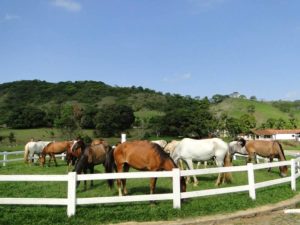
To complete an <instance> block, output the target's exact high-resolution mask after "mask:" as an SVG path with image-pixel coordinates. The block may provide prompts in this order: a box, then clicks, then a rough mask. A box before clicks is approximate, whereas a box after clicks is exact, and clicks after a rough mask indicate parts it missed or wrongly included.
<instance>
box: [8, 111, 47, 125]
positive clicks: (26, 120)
mask: <svg viewBox="0 0 300 225" xmlns="http://www.w3.org/2000/svg"><path fill="white" fill-rule="evenodd" d="M45 117H46V113H45V112H44V111H42V110H40V109H38V108H36V107H32V106H23V107H22V106H20V107H18V108H16V109H15V110H14V111H12V112H11V113H10V114H9V115H8V118H7V120H6V123H7V125H8V126H9V127H11V128H37V127H43V126H45V125H46V122H45Z"/></svg>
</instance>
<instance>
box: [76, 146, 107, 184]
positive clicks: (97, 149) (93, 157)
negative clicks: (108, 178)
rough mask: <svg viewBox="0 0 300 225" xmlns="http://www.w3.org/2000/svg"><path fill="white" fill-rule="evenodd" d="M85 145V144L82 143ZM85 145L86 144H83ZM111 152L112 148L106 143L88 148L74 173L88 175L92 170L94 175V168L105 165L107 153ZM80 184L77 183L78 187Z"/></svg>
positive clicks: (84, 150) (85, 149)
mask: <svg viewBox="0 0 300 225" xmlns="http://www.w3.org/2000/svg"><path fill="white" fill-rule="evenodd" d="M82 143H83V142H82ZM83 144H84V143H83ZM109 150H110V146H109V145H108V144H107V142H105V144H104V141H103V142H102V143H100V144H96V145H93V146H87V147H85V148H84V149H83V153H82V155H81V157H80V159H79V160H78V161H77V163H76V165H75V169H74V171H75V172H76V173H77V174H81V173H82V172H83V173H84V174H86V173H87V170H88V169H89V170H90V173H94V166H95V165H98V164H103V165H104V163H105V160H106V155H107V152H108V151H109ZM78 185H79V182H77V186H78ZM91 186H93V181H92V180H91ZM84 189H86V181H84Z"/></svg>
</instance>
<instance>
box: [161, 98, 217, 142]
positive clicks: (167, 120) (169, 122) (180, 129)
mask: <svg viewBox="0 0 300 225" xmlns="http://www.w3.org/2000/svg"><path fill="white" fill-rule="evenodd" d="M180 100H181V101H182V100H183V99H180ZM182 102H183V101H182ZM185 103H186V104H183V105H182V106H181V105H180V107H175V106H174V107H173V108H172V109H171V110H169V111H167V112H166V114H165V116H163V117H162V122H161V131H162V133H163V134H165V135H171V136H193V137H197V138H200V137H207V136H208V135H209V133H211V132H213V131H214V128H215V122H214V120H213V117H212V114H211V112H210V111H209V101H208V99H207V98H205V99H203V100H201V101H191V99H190V98H186V99H185ZM175 104H177V105H178V104H180V103H179V102H176V103H175Z"/></svg>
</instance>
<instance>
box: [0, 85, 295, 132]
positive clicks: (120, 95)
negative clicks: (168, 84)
mask: <svg viewBox="0 0 300 225" xmlns="http://www.w3.org/2000/svg"><path fill="white" fill-rule="evenodd" d="M252 97H253V98H252ZM252 97H251V99H247V98H246V97H245V96H243V97H242V98H232V97H229V96H228V95H218V94H216V95H215V96H212V98H211V99H210V100H209V99H208V98H206V97H204V98H203V99H199V98H191V97H190V96H181V95H179V94H170V93H167V94H163V93H161V92H157V91H154V90H150V89H148V88H143V87H135V86H132V87H118V86H110V85H107V84H105V83H103V82H96V81H75V82H59V83H50V82H46V81H40V80H23V81H15V82H10V83H3V84H0V125H3V124H6V125H7V126H8V127H13V128H32V127H45V126H46V127H62V128H65V127H69V128H70V130H72V129H74V127H72V126H71V125H72V124H76V127H77V128H92V129H98V130H101V129H102V130H103V129H106V130H107V131H108V133H107V134H109V132H112V131H113V130H114V131H119V130H124V129H125V128H128V127H132V126H134V127H142V128H143V129H145V130H147V131H150V132H152V133H156V134H158V133H161V134H162V133H164V134H167V135H185V134H191V133H192V134H195V133H196V135H198V136H206V135H207V134H209V133H211V132H215V131H216V130H220V129H222V130H223V129H226V130H228V131H229V132H231V133H232V134H237V133H239V132H247V131H249V130H250V129H253V128H259V127H264V128H294V127H299V125H300V124H299V121H300V112H299V109H300V101H295V102H284V101H274V102H263V101H257V100H256V98H255V96H252ZM133 113H134V116H132V114H133ZM120 114H123V115H122V118H126V119H125V120H126V121H125V120H124V121H121V123H123V125H122V126H120V127H117V125H118V124H116V121H120V120H121V119H120V118H118V117H113V116H120ZM104 120H105V121H104ZM103 122H107V124H103ZM133 123H134V124H133ZM111 124H113V125H115V126H116V127H115V128H114V129H113V128H112V126H111ZM104 125H105V126H106V127H104ZM119 125H120V124H119Z"/></svg>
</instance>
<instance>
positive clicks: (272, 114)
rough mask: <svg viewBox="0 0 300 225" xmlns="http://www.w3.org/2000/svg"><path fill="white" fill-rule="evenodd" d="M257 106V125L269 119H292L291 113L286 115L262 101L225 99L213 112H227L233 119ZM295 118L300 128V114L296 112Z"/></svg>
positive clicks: (294, 113)
mask: <svg viewBox="0 0 300 225" xmlns="http://www.w3.org/2000/svg"><path fill="white" fill-rule="evenodd" d="M249 105H254V106H255V113H254V116H255V118H256V121H257V125H258V126H259V125H261V124H262V123H263V122H266V121H267V119H269V118H274V119H279V118H282V119H284V120H288V119H289V118H290V116H289V113H284V112H282V111H280V110H279V109H278V108H276V107H274V106H273V105H272V104H271V103H269V102H260V101H251V100H247V99H239V98H228V99H225V100H224V101H223V102H221V103H220V104H217V105H214V106H212V107H211V110H212V111H214V112H216V113H217V114H220V113H221V112H227V114H228V115H230V116H231V117H235V118H239V117H240V116H242V115H243V114H246V113H248V112H247V110H248V108H247V107H248V106H249ZM293 115H294V117H295V118H296V119H297V120H298V126H300V112H299V111H294V112H293Z"/></svg>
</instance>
